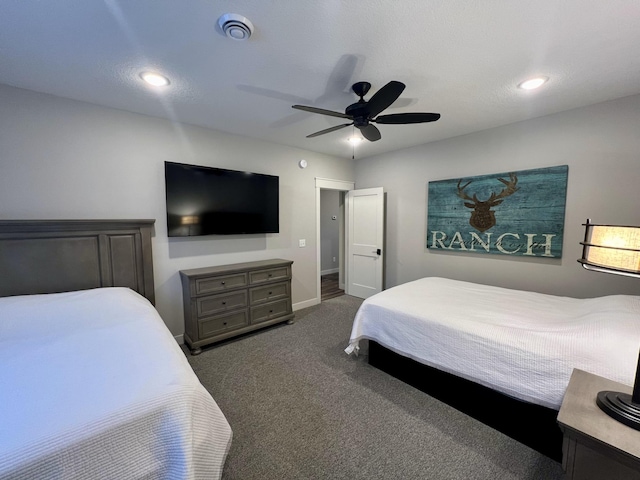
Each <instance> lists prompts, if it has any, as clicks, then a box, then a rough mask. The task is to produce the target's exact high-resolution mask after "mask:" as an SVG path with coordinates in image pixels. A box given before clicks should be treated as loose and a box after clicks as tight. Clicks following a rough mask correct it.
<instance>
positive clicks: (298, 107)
mask: <svg viewBox="0 0 640 480" xmlns="http://www.w3.org/2000/svg"><path fill="white" fill-rule="evenodd" d="M291 108H295V109H296V110H304V111H305V112H311V113H319V114H320V115H329V116H330V117H338V118H348V119H349V120H351V119H352V117H350V116H349V115H347V114H345V113H340V112H334V111H333V110H325V109H324V108H316V107H307V106H305V105H293V106H292V107H291Z"/></svg>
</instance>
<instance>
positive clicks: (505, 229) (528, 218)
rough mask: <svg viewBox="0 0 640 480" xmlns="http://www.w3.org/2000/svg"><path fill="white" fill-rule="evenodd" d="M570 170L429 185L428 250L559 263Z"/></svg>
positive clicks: (561, 168)
mask: <svg viewBox="0 0 640 480" xmlns="http://www.w3.org/2000/svg"><path fill="white" fill-rule="evenodd" d="M568 170H569V167H568V166H567V165H561V166H557V167H550V168H537V169H534V170H521V171H519V172H506V173H497V174H494V175H480V176H476V177H466V178H455V179H451V180H439V181H435V182H429V193H428V200H427V202H428V203H427V205H428V213H427V248H431V249H439V250H448V251H459V252H460V251H461V252H474V253H495V254H501V255H524V256H530V257H553V258H560V257H561V256H562V240H563V238H562V236H563V229H564V208H565V202H566V196H567V173H568Z"/></svg>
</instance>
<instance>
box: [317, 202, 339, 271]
mask: <svg viewBox="0 0 640 480" xmlns="http://www.w3.org/2000/svg"><path fill="white" fill-rule="evenodd" d="M339 216H340V192H339V191H338V190H321V191H320V244H321V250H320V269H321V271H322V273H323V274H325V273H332V272H333V271H335V272H337V271H338V266H339V257H340V238H339V235H340V229H339V225H340V222H339ZM333 217H336V219H335V220H334V219H333ZM334 258H335V261H334Z"/></svg>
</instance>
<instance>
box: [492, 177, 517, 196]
mask: <svg viewBox="0 0 640 480" xmlns="http://www.w3.org/2000/svg"><path fill="white" fill-rule="evenodd" d="M498 180H499V181H500V182H502V183H504V184H505V185H506V188H503V189H502V191H501V192H500V193H498V194H497V195H496V194H495V193H492V194H491V198H490V199H489V200H490V201H494V200H498V199H500V198H505V197H508V196H509V195H513V194H514V193H516V192H517V191H518V190H520V189H519V188H518V187H516V185H517V183H518V177H517V176H516V174H515V173H510V174H509V180H505V179H504V178H498Z"/></svg>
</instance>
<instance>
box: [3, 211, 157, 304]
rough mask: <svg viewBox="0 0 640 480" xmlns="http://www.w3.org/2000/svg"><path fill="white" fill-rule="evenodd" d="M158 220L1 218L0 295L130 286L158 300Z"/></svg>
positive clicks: (152, 301)
mask: <svg viewBox="0 0 640 480" xmlns="http://www.w3.org/2000/svg"><path fill="white" fill-rule="evenodd" d="M154 222H155V220H0V297H8V296H12V295H26V294H38V293H58V292H68V291H72V290H86V289H89V288H97V287H129V288H131V289H132V290H135V291H136V292H138V293H140V294H141V295H143V296H145V297H146V298H148V299H149V300H150V301H151V303H154V301H155V294H154V284H153V257H152V252H151V230H152V228H153V224H154Z"/></svg>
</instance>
